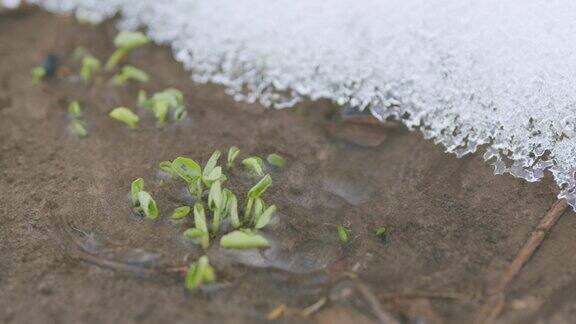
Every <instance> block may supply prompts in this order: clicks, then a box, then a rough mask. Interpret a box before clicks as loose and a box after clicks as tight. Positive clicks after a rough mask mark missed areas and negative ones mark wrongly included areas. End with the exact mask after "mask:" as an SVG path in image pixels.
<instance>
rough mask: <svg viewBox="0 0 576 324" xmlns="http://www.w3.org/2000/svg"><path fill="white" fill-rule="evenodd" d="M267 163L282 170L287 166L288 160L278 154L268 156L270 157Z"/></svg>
mask: <svg viewBox="0 0 576 324" xmlns="http://www.w3.org/2000/svg"><path fill="white" fill-rule="evenodd" d="M266 161H268V163H269V164H270V165H271V166H275V167H277V168H280V169H281V168H283V167H284V165H286V160H285V159H284V158H283V157H282V156H280V155H278V154H276V153H272V154H270V155H268V157H266Z"/></svg>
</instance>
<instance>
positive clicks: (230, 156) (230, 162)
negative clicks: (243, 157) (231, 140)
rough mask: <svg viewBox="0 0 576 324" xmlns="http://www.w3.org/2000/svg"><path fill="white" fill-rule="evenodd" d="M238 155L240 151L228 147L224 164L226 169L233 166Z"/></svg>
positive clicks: (234, 147)
mask: <svg viewBox="0 0 576 324" xmlns="http://www.w3.org/2000/svg"><path fill="white" fill-rule="evenodd" d="M239 154H240V149H239V148H237V147H236V146H232V147H230V149H228V159H227V162H226V169H227V170H230V169H231V168H232V166H233V165H234V161H235V160H236V158H238V155H239Z"/></svg>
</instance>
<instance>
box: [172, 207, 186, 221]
mask: <svg viewBox="0 0 576 324" xmlns="http://www.w3.org/2000/svg"><path fill="white" fill-rule="evenodd" d="M189 213H190V207H189V206H182V207H177V208H176V209H174V212H173V213H172V220H182V219H184V218H186V216H188V214H189Z"/></svg>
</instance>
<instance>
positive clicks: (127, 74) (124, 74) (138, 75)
mask: <svg viewBox="0 0 576 324" xmlns="http://www.w3.org/2000/svg"><path fill="white" fill-rule="evenodd" d="M130 80H134V81H138V82H140V83H146V82H148V80H149V77H148V74H147V73H146V72H144V71H142V70H140V69H138V68H136V67H133V66H132V65H125V66H123V67H122V71H121V72H120V73H118V74H116V75H115V76H114V78H113V79H112V84H114V85H123V84H124V83H126V82H127V81H130Z"/></svg>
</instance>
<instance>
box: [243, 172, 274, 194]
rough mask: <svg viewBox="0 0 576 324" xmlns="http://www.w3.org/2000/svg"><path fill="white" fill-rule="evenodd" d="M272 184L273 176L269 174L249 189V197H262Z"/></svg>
mask: <svg viewBox="0 0 576 324" xmlns="http://www.w3.org/2000/svg"><path fill="white" fill-rule="evenodd" d="M271 185H272V178H271V177H270V175H269V174H267V175H266V176H264V178H262V179H260V181H258V183H257V184H256V185H255V186H254V187H252V189H250V191H248V198H252V199H256V198H258V197H260V196H261V195H262V194H263V193H264V192H265V191H266V189H268V187H270V186H271Z"/></svg>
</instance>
